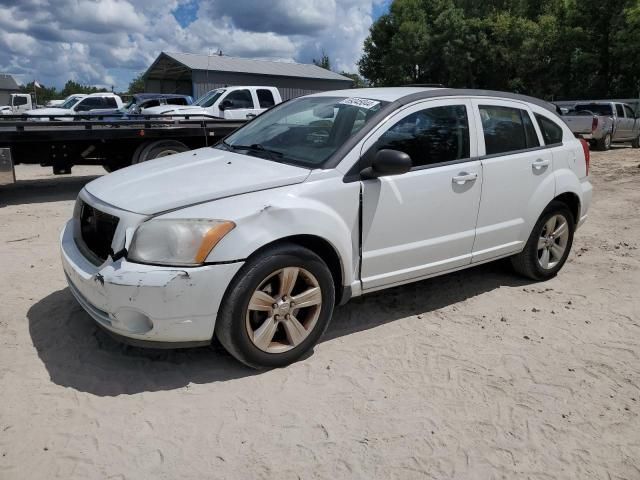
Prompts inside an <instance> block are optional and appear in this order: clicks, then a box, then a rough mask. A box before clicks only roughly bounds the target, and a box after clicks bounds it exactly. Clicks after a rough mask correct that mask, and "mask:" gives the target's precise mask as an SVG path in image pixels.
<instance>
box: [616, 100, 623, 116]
mask: <svg viewBox="0 0 640 480" xmlns="http://www.w3.org/2000/svg"><path fill="white" fill-rule="evenodd" d="M616 113H617V114H618V116H619V117H624V109H623V108H622V105H620V104H619V103H616Z"/></svg>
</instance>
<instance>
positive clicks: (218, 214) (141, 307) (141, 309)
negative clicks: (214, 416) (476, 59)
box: [61, 88, 592, 368]
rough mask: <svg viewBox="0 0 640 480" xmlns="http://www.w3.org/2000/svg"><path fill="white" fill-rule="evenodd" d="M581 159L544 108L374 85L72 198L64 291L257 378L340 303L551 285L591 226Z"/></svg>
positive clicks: (313, 101)
mask: <svg viewBox="0 0 640 480" xmlns="http://www.w3.org/2000/svg"><path fill="white" fill-rule="evenodd" d="M588 169H589V150H588V147H587V146H586V143H585V142H584V140H579V139H576V138H575V137H574V136H573V134H572V133H571V131H570V130H569V128H568V127H567V126H566V124H565V123H564V122H562V120H561V119H560V118H559V117H558V116H557V114H556V113H555V109H554V107H553V106H550V105H549V104H547V103H545V102H542V101H540V100H537V99H533V98H530V97H524V96H520V95H514V94H508V93H501V92H489V91H484V90H455V89H429V88H371V89H351V90H340V91H333V92H323V93H318V94H314V95H310V96H306V97H300V98H296V99H294V100H290V101H289V102H286V103H283V104H281V105H278V106H276V107H274V108H272V109H271V110H269V111H268V112H266V113H264V114H263V115H260V116H259V117H258V118H256V119H255V120H253V121H251V122H249V123H247V124H246V125H245V126H243V127H241V128H240V129H238V130H236V131H235V132H234V133H232V134H231V135H230V136H228V137H226V138H225V139H224V140H223V141H222V142H220V143H218V144H217V145H216V146H215V147H207V148H202V149H200V150H196V151H191V152H185V153H182V154H177V155H172V156H168V157H164V158H161V159H157V160H152V161H149V162H146V163H143V164H139V165H135V166H132V167H129V168H125V169H123V170H120V171H117V172H114V173H112V174H110V175H107V176H105V177H102V178H100V179H97V180H94V181H93V182H91V183H89V184H87V185H86V187H85V188H84V189H83V190H82V191H81V192H80V194H79V196H78V199H77V202H76V207H75V211H74V214H73V218H72V219H71V220H69V221H68V223H67V224H66V226H65V227H64V229H63V232H62V234H61V249H62V263H63V268H64V271H65V275H66V278H67V281H68V284H69V289H70V291H71V293H73V295H74V296H75V297H76V299H77V300H78V302H79V303H80V305H82V306H83V307H84V309H85V310H86V311H87V312H88V313H89V314H90V315H91V316H92V317H93V318H94V319H95V321H96V322H97V324H98V325H99V326H101V327H103V328H104V329H106V330H107V331H108V332H110V333H111V334H113V335H114V336H116V337H117V338H120V339H122V340H124V341H127V342H129V343H134V344H137V345H153V346H156V347H158V346H159V347H168V348H175V347H185V346H191V345H203V344H208V343H210V342H211V340H212V338H213V337H214V336H216V337H217V338H218V339H219V341H220V342H221V343H222V345H224V347H225V348H226V349H227V350H228V351H229V352H230V353H231V354H232V355H234V356H235V357H236V358H237V359H239V360H240V361H242V362H244V363H246V364H247V365H250V366H252V367H256V368H265V367H276V366H283V365H287V364H289V363H291V362H293V361H295V360H297V359H299V358H301V356H303V355H304V354H305V353H307V352H308V351H310V350H311V349H312V348H313V346H314V344H316V342H317V341H318V340H319V339H320V337H321V335H322V334H323V332H324V331H325V329H326V328H327V325H328V323H329V320H330V318H331V315H332V312H333V309H334V307H335V306H336V305H337V304H341V303H344V302H346V301H348V300H349V298H351V297H355V296H359V295H363V294H366V293H368V292H373V291H376V290H381V289H385V288H389V287H393V286H397V285H401V284H405V283H409V282H415V281H417V280H421V279H425V278H429V277H433V276H436V275H442V274H445V273H448V272H452V271H456V270H460V269H464V268H468V267H471V266H474V265H478V264H481V263H484V262H489V261H493V260H496V259H499V258H505V257H510V258H511V261H512V264H513V266H514V268H515V270H516V271H517V272H519V273H521V274H523V275H525V276H527V277H529V278H532V279H534V280H538V281H540V280H546V279H549V278H551V277H553V276H555V275H556V274H557V273H558V272H559V270H560V269H561V268H562V266H563V265H564V263H565V261H566V259H567V256H568V255H569V251H570V248H571V245H572V241H573V235H574V232H575V231H576V229H577V228H578V227H579V226H580V225H582V223H583V222H584V221H585V219H586V218H587V212H588V210H589V205H590V203H591V195H592V187H591V183H590V182H589V177H588Z"/></svg>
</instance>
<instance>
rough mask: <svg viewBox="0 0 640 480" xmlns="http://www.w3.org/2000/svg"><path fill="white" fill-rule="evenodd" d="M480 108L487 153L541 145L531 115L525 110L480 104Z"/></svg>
mask: <svg viewBox="0 0 640 480" xmlns="http://www.w3.org/2000/svg"><path fill="white" fill-rule="evenodd" d="M479 109H480V117H481V118H482V129H483V131H484V144H485V148H486V154H487V155H496V154H500V153H508V152H515V151H518V150H526V149H527V148H534V147H539V146H540V142H539V140H538V136H537V135H536V132H535V129H534V127H533V123H532V122H531V117H529V113H528V112H526V111H525V110H521V109H519V108H512V107H499V106H495V105H480V107H479Z"/></svg>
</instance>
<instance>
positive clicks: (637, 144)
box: [631, 135, 640, 148]
mask: <svg viewBox="0 0 640 480" xmlns="http://www.w3.org/2000/svg"><path fill="white" fill-rule="evenodd" d="M631 147H632V148H640V135H638V136H637V137H636V138H634V139H633V140H632V141H631Z"/></svg>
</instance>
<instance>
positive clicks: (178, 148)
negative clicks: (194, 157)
mask: <svg viewBox="0 0 640 480" xmlns="http://www.w3.org/2000/svg"><path fill="white" fill-rule="evenodd" d="M188 150H189V147H187V146H186V145H185V144H184V143H182V142H178V141H177V140H157V141H155V142H151V143H149V144H148V145H147V146H146V147H144V148H143V149H142V150H141V151H140V154H139V155H138V158H135V156H136V155H135V153H134V158H132V163H142V162H146V161H148V160H153V159H155V158H160V157H166V156H168V155H173V154H176V153H182V152H187V151H188ZM136 153H137V152H136Z"/></svg>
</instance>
